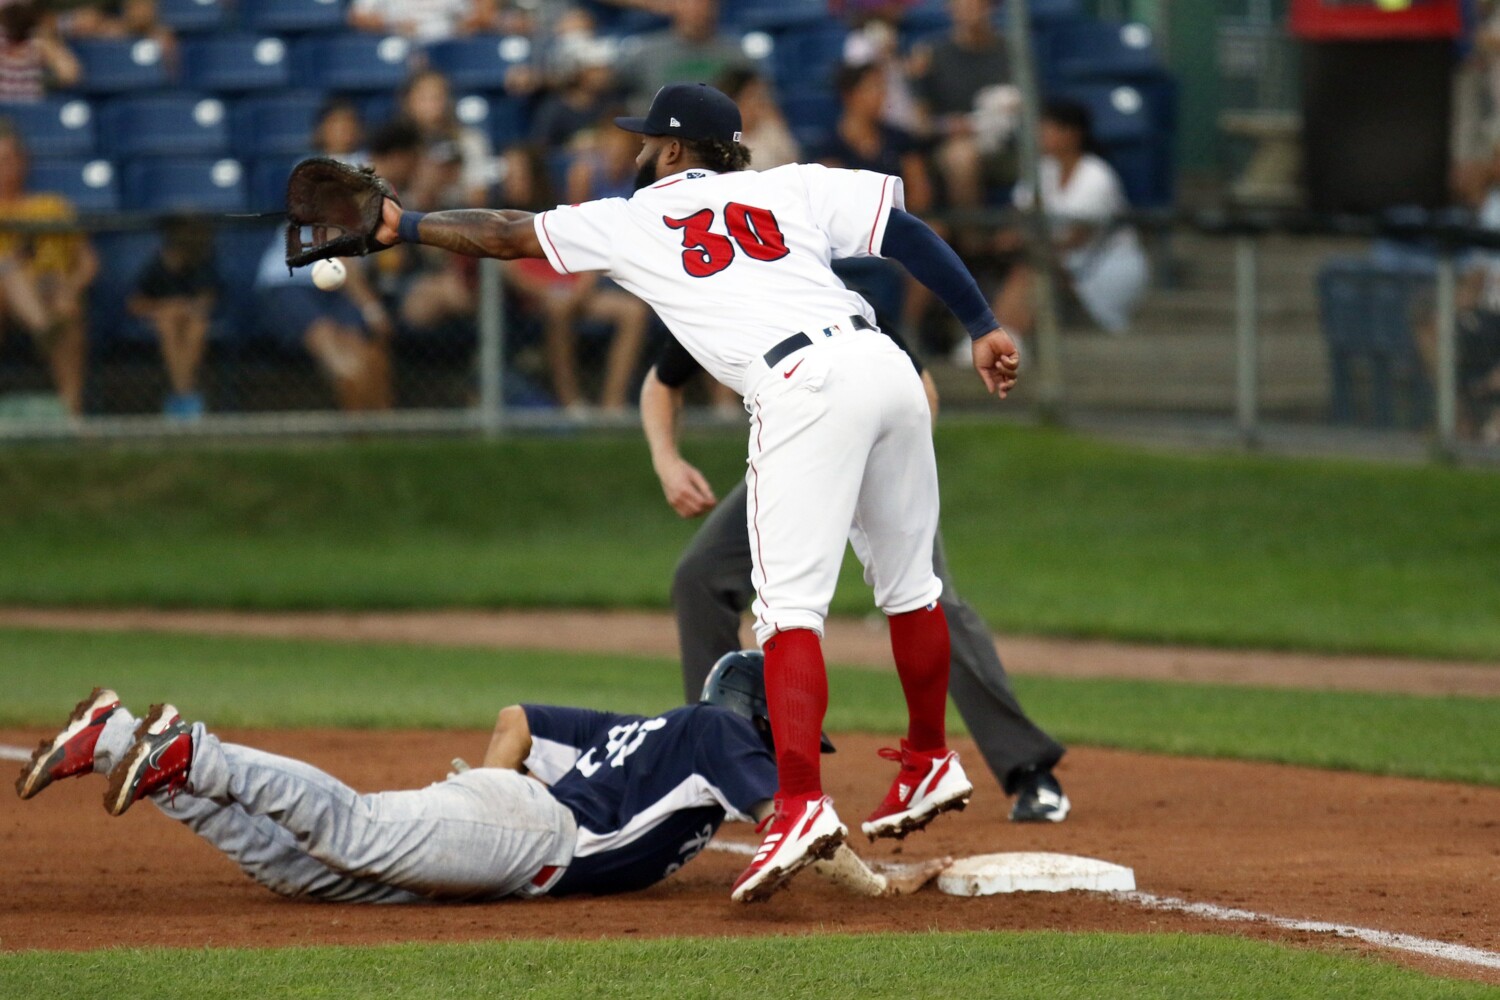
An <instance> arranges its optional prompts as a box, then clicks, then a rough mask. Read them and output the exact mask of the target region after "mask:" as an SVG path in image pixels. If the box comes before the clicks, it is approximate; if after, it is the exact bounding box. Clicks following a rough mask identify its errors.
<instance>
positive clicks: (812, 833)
mask: <svg viewBox="0 0 1500 1000" xmlns="http://www.w3.org/2000/svg"><path fill="white" fill-rule="evenodd" d="M768 827H769V828H768ZM756 829H757V830H765V834H766V836H765V839H764V840H762V841H761V844H760V850H759V851H757V852H756V853H755V859H754V860H753V861H751V862H750V867H749V868H746V869H745V871H744V873H743V874H741V875H740V877H739V878H738V879H736V880H735V883H734V891H733V892H731V893H730V895H729V898H730V899H732V900H734V901H735V902H736V903H758V902H760V901H761V900H764V899H769V898H770V897H771V896H772V895H774V894H775V893H776V891H777V890H778V889H780V888H781V887H782V886H784V885H786V884H787V882H789V881H790V880H791V878H792V876H793V875H795V874H796V873H797V872H799V871H801V870H802V869H803V868H806V867H807V866H808V865H810V864H812V863H813V862H814V861H820V860H823V859H825V858H830V857H832V856H833V853H834V852H835V851H837V850H838V847H839V845H840V844H842V843H843V842H844V838H845V837H847V836H849V830H848V828H847V827H845V826H844V824H843V823H841V822H839V817H838V814H837V813H835V812H834V811H833V800H832V799H830V798H829V797H828V796H826V795H819V796H817V797H816V798H807V799H783V798H782V797H781V796H779V795H778V796H777V797H776V811H775V812H773V813H772V814H771V815H769V816H767V817H766V818H765V819H763V820H761V823H760V826H758V827H756Z"/></svg>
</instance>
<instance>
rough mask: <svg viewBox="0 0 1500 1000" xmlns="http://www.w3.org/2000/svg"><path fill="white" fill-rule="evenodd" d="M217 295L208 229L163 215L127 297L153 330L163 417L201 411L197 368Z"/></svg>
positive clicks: (192, 415) (188, 417)
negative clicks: (152, 251) (163, 391)
mask: <svg viewBox="0 0 1500 1000" xmlns="http://www.w3.org/2000/svg"><path fill="white" fill-rule="evenodd" d="M218 295H219V276H218V272H217V271H216V270H215V269H214V245H213V233H212V231H211V230H209V229H207V228H205V227H204V226H203V225H202V223H201V222H195V221H192V220H186V219H177V220H169V221H168V222H167V223H166V225H165V226H164V227H163V229H162V244H161V249H160V250H159V251H157V253H156V256H155V257H153V258H151V261H150V263H148V264H147V265H146V267H145V269H144V270H143V271H142V272H141V275H140V277H139V278H137V279H136V282H135V292H134V294H132V295H131V297H130V300H129V302H128V303H127V305H128V307H129V309H130V311H131V312H132V313H134V314H135V315H137V316H139V317H141V318H142V319H144V320H145V321H146V322H148V323H150V324H151V327H152V329H154V330H155V331H156V339H157V343H158V344H160V345H161V357H162V363H163V365H164V366H165V367H166V369H167V382H168V384H169V385H170V386H171V393H170V394H169V395H168V396H167V400H166V405H165V406H164V407H163V408H162V410H163V412H164V413H166V414H167V416H169V417H175V418H178V419H181V420H194V419H197V418H198V417H201V416H202V415H203V395H202V393H200V392H199V391H198V369H199V367H200V366H201V365H202V363H203V351H204V348H206V347H207V346H208V326H209V322H210V320H211V319H212V318H213V311H214V303H215V301H216V300H217V299H218Z"/></svg>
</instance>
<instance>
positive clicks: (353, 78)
mask: <svg viewBox="0 0 1500 1000" xmlns="http://www.w3.org/2000/svg"><path fill="white" fill-rule="evenodd" d="M411 55H412V45H411V43H410V42H408V41H407V40H406V39H404V38H398V37H396V36H394V35H387V36H384V37H382V36H380V35H328V36H323V37H316V38H304V39H299V40H298V41H297V42H294V43H293V45H292V64H293V66H295V67H296V68H297V70H298V73H299V74H300V76H301V79H300V80H298V81H296V82H297V83H299V84H301V85H302V86H307V87H322V88H324V89H327V90H350V91H392V90H395V89H396V88H397V87H399V86H401V84H402V83H403V82H404V81H405V80H406V74H407V62H408V60H409V59H410V58H411Z"/></svg>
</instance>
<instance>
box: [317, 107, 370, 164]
mask: <svg viewBox="0 0 1500 1000" xmlns="http://www.w3.org/2000/svg"><path fill="white" fill-rule="evenodd" d="M364 147H365V126H364V122H363V121H361V120H360V116H359V108H358V107H356V106H355V104H354V102H353V101H351V100H349V99H348V98H347V97H331V98H329V99H328V100H327V101H324V102H323V106H322V107H320V108H319V109H318V117H317V119H316V121H315V122H314V124H313V134H312V148H313V149H314V150H315V151H316V152H318V153H321V154H322V155H324V156H331V157H333V158H334V159H336V160H343V161H344V162H346V163H363V162H364V161H365V160H366V159H367V157H366V155H365V152H364Z"/></svg>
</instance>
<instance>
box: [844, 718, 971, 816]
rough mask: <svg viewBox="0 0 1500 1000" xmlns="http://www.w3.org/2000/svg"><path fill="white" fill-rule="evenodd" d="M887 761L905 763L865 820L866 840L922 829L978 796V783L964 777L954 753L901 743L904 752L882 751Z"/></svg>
mask: <svg viewBox="0 0 1500 1000" xmlns="http://www.w3.org/2000/svg"><path fill="white" fill-rule="evenodd" d="M880 756H881V757H883V758H885V759H886V760H895V761H900V762H901V770H900V772H899V773H898V774H897V775H896V780H895V781H894V782H892V783H891V790H890V791H889V792H886V793H885V799H884V801H882V802H881V803H880V805H879V806H877V807H876V809H875V811H874V812H873V813H871V814H870V817H869V819H867V820H865V821H864V823H863V824H862V825H861V827H860V829H861V830H863V831H864V834H865V836H866V837H869V838H870V839H871V840H874V839H875V838H876V837H895V838H897V839H898V840H899V839H900V838H902V837H905V836H906V835H907V834H908V833H911V832H913V831H915V830H920V829H922V827H924V826H926V825H927V824H928V823H931V822H932V821H933V819H934V818H936V817H937V815H938V813H944V812H947V811H949V810H950V809H962V808H963V807H964V806H966V805H968V804H969V796H971V795H973V794H974V784H973V782H971V781H969V777H968V775H966V774H964V769H963V765H961V764H959V762H958V754H956V753H954V752H953V751H952V750H939V751H937V752H936V753H931V754H928V753H922V752H921V751H918V750H913V749H911V747H909V746H907V744H906V741H905V740H902V741H901V749H900V750H893V749H891V748H890V747H886V748H885V749H883V750H881V751H880Z"/></svg>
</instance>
